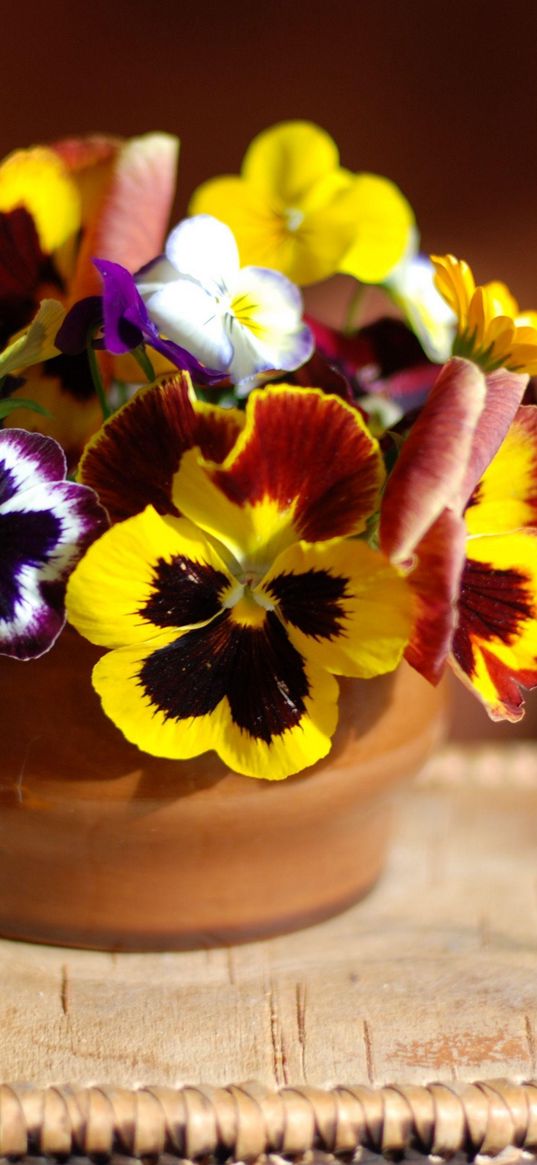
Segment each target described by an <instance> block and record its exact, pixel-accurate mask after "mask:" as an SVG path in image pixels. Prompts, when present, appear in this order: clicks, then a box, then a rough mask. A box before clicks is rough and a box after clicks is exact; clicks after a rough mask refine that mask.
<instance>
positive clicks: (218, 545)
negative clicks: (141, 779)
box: [68, 378, 412, 779]
mask: <svg viewBox="0 0 537 1165" xmlns="http://www.w3.org/2000/svg"><path fill="white" fill-rule="evenodd" d="M174 413H175V415H176V416H177V417H179V415H180V416H181V421H180V423H179V424H177V425H176V426H175V429H174V430H173V432H172V427H171V426H170V424H169V423H168V420H169V418H170V417H171V416H172V415H173V414H174ZM223 416H225V417H226V421H225V427H226V441H223V440H222V418H223ZM239 417H241V414H237V413H235V412H234V411H233V410H229V411H227V412H226V411H224V410H219V409H217V408H211V407H209V406H206V405H201V404H199V403H198V402H196V401H195V400H194V399H193V398H192V396H191V395H190V394H189V391H188V384H187V381H186V378H176V379H175V380H173V381H169V382H163V383H162V384H160V385H157V386H156V387H155V388H154V389H148V390H147V391H146V392H145V393H144V394H142V395H141V397H139V398H135V399H134V400H133V401H132V402H131V403H130V404H129V405H127V406H125V408H124V409H123V410H121V411H120V413H119V414H117V417H116V418H113V419H112V420H111V421H109V422H108V424H107V426H105V431H104V434H103V437H102V438H101V439H99V438H97V439H96V441H95V443H94V446H93V447H92V449H91V450H90V451H89V453H88V455H87V457H86V458H85V461H84V463H83V466H82V477H83V480H84V481H86V482H89V481H93V482H94V483H95V482H96V480H97V479H99V480H100V482H101V486H102V485H103V483H104V482H105V480H106V476H107V473H108V474H109V476H110V479H111V480H112V481H113V485H112V487H111V488H110V489H109V491H108V496H107V505H108V506H109V508H110V509H111V511H112V512H113V511H114V510H115V512H116V513H117V512H118V511H119V510H121V512H122V514H126V513H129V514H130V515H131V516H129V517H126V518H125V520H123V521H119V522H117V523H116V525H114V526H113V527H112V528H111V529H110V530H109V531H107V533H106V535H105V536H104V537H103V538H101V539H100V540H99V542H98V543H96V544H95V546H94V547H93V548H92V549H91V551H90V552H89V553H88V554H87V555H86V557H85V558H84V560H83V562H82V563H81V564H80V567H79V568H78V569H77V571H76V572H75V575H74V576H73V578H72V581H71V585H70V588H69V595H68V611H69V618H70V620H71V622H72V623H74V625H75V626H76V627H77V629H78V630H79V631H80V632H81V633H82V634H83V635H85V636H86V637H87V638H89V639H91V640H92V642H94V643H98V644H101V645H103V646H106V647H108V648H111V649H112V650H111V651H110V652H109V653H108V654H106V655H104V656H103V657H102V659H101V660H100V661H99V663H98V664H97V665H96V668H95V670H94V677H93V680H94V685H95V687H96V689H97V691H98V692H99V694H100V696H101V699H102V702H103V707H104V709H105V711H106V712H107V714H108V715H109V716H110V717H111V718H112V719H113V720H114V721H115V723H116V724H117V725H118V727H119V728H121V730H122V731H123V732H124V734H125V735H126V736H127V737H128V739H129V740H132V741H133V742H134V743H136V744H138V745H139V747H140V748H143V749H145V750H146V751H148V752H151V753H154V754H155V755H157V756H166V757H177V758H187V757H191V756H197V755H198V754H200V753H202V752H205V751H207V750H209V749H215V750H216V751H217V752H218V754H219V755H220V756H221V758H222V759H223V760H224V762H225V763H226V764H228V765H229V766H230V767H231V768H232V769H235V770H236V771H237V772H241V773H245V774H246V775H249V776H256V777H267V778H272V779H280V778H282V777H286V776H288V775H289V774H291V773H295V772H298V771H300V769H302V768H304V767H306V766H308V765H311V764H313V763H314V762H315V761H317V760H319V759H320V758H321V757H323V756H325V755H326V753H327V752H328V751H329V749H330V740H331V737H332V735H333V732H334V730H335V727H336V723H337V700H338V684H337V681H336V679H335V678H334V677H335V675H347V676H360V677H368V676H373V675H377V674H380V673H383V672H386V671H390V670H392V669H393V668H394V667H395V666H396V665H397V663H398V661H399V659H400V657H401V654H402V651H403V649H404V646H405V644H406V642H407V640H408V636H409V631H410V625H411V618H412V600H411V594H410V589H409V587H408V585H407V583H406V582H405V580H404V578H403V577H402V575H401V573H400V572H399V570H398V569H397V568H396V567H394V566H392V565H391V564H390V563H389V562H388V561H387V559H386V558H385V557H384V556H383V555H382V554H380V553H379V552H377V551H374V550H372V549H371V548H370V547H369V546H368V545H367V544H366V543H365V542H364V541H362V540H360V539H359V538H357V537H355V536H356V535H360V534H362V533H363V532H364V530H365V526H366V523H367V520H368V518H369V517H370V515H371V514H372V513H373V512H374V511H375V509H376V507H377V505H378V500H379V491H380V487H381V485H382V481H383V476H384V471H383V465H382V459H381V456H380V451H379V448H378V444H377V442H376V441H375V440H374V439H373V438H372V437H371V435H370V434H369V433H368V431H367V429H366V427H365V424H364V422H363V421H362V419H361V416H360V414H359V413H358V412H357V411H356V410H355V409H353V408H351V407H350V406H348V405H346V404H344V403H343V402H342V401H340V400H339V399H338V398H336V397H331V396H326V395H324V394H323V393H322V392H321V391H319V390H317V389H299V388H291V387H289V386H278V387H274V388H269V389H265V390H263V391H258V392H255V393H253V394H252V395H251V396H250V398H249V400H248V403H247V407H246V414H245V417H244V418H241V421H239V420H238V418H239ZM167 419H168V420H167ZM148 426H151V428H152V433H151V435H149V436H148V437H147V448H148V449H149V450H150V449H151V446H153V447H154V448H157V447H158V445H159V441H160V445H161V457H160V462H161V464H160V465H154V463H153V461H152V458H151V457H150V456H149V457H146V458H145V459H143V458H142V457H141V456H140V457H135V459H134V462H133V463H132V464H131V465H129V461H128V448H129V447H128V445H127V444H125V445H123V470H122V468H121V453H120V449H121V445H122V443H121V439H120V438H121V435H123V436H124V437H126V436H127V434H129V435H130V439H131V443H132V445H133V447H136V445H137V439H136V438H137V434H142V432H145V433H146V434H147V431H148ZM212 426H214V431H215V434H216V440H215V441H214V443H213V446H216V445H219V446H220V452H219V454H218V456H219V457H220V460H218V461H217V460H208V459H207V456H206V455H205V456H204V454H203V447H205V449H207V447H208V445H209V444H210V439H209V432H210V430H211V427H212ZM233 426H235V431H234V436H232V430H233ZM226 444H227V451H226V448H225V445H226ZM213 456H214V454H213ZM154 473H156V475H157V478H158V486H157V488H156V489H155V487H154V484H153V481H152V474H154ZM144 475H145V480H146V498H147V501H148V502H149V503H150V504H148V505H146V507H145V508H144V509H143V510H141V509H140V505H141V501H142V498H143V492H144ZM122 491H123V492H124V495H125V497H124V500H123V504H122V506H121V505H120V504H119V502H118V504H117V505H115V504H114V495H116V496H117V495H120V494H121V492H122ZM100 493H101V497H103V498H104V493H103V490H102V489H101V490H100ZM129 499H130V500H129ZM155 502H157V503H158V506H159V510H160V512H157V509H156V508H155ZM151 503H152V504H151Z"/></svg>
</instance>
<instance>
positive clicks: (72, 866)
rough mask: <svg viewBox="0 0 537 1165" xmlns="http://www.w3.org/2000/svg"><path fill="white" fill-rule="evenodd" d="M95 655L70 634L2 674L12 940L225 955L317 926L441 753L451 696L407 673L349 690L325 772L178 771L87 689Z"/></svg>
mask: <svg viewBox="0 0 537 1165" xmlns="http://www.w3.org/2000/svg"><path fill="white" fill-rule="evenodd" d="M97 656H98V652H97V650H96V649H94V648H92V647H91V646H90V645H89V644H87V643H85V642H83V641H82V640H80V639H79V638H78V637H77V636H76V635H75V633H74V632H72V631H70V630H68V631H67V632H65V633H64V634H63V636H62V637H61V639H60V641H59V643H58V644H57V645H56V646H55V648H54V649H53V650H52V651H51V652H50V654H49V655H46V656H44V657H43V658H42V659H40V660H37V661H36V662H34V663H29V664H21V663H18V662H14V661H12V660H7V659H3V660H2V661H1V663H0V677H1V679H0V682H1V690H2V705H1V725H0V728H1V735H2V759H1V765H0V768H1V774H0V933H1V934H2V935H4V936H7V937H9V938H20V939H30V940H34V941H38V942H50V943H62V944H67V945H72V946H86V947H100V948H107V949H114V950H159V949H166V948H168V949H173V948H175V949H178V948H182V947H199V946H214V945H219V944H223V943H229V942H237V941H245V940H248V939H251V938H256V937H260V936H263V935H269V934H276V933H281V932H284V931H286V930H290V929H294V928H296V927H300V926H305V925H307V924H309V923H312V922H314V921H317V920H320V919H322V918H325V917H326V916H328V915H331V914H333V913H335V912H337V911H339V910H341V909H342V908H344V907H345V906H347V905H349V904H350V903H351V902H353V901H355V900H356V899H357V898H359V897H360V896H361V895H362V894H364V892H365V891H366V890H367V889H368V888H369V887H370V886H371V885H372V884H373V883H374V881H375V879H376V878H377V877H378V875H379V872H380V870H381V868H382V864H383V860H384V856H385V851H386V844H387V840H388V836H389V817H390V813H389V802H390V797H389V794H391V793H392V792H393V789H394V786H395V785H396V784H397V783H398V782H399V781H400V779H401V777H403V776H408V775H409V774H411V773H412V772H414V770H416V769H417V767H418V766H419V765H420V764H421V763H422V762H423V761H424V759H425V758H426V756H427V755H428V753H429V752H430V750H431V749H432V747H433V746H434V745H435V744H436V743H437V741H438V739H439V736H440V734H441V732H442V726H443V696H442V693H441V692H438V691H435V690H434V689H433V688H431V687H429V685H428V684H426V683H425V681H424V680H422V679H421V678H420V677H419V676H418V675H417V674H416V673H415V672H413V671H411V669H410V668H408V667H407V666H406V665H404V666H402V667H400V668H399V670H398V671H397V673H396V674H395V675H393V676H387V677H382V678H379V679H375V680H369V681H362V680H354V681H345V682H344V683H343V684H342V699H341V721H340V726H339V728H338V730H337V734H336V737H335V740H334V746H333V749H332V752H331V754H330V756H329V757H328V758H327V760H326V761H323V762H320V763H319V764H317V765H316V766H315V767H314V768H311V769H309V770H308V771H307V772H305V773H303V774H301V775H300V776H297V777H293V778H290V779H288V780H287V781H282V782H269V781H259V780H253V779H251V778H248V777H242V776H237V775H236V774H234V773H230V772H229V771H228V770H227V769H226V768H225V767H224V765H223V764H222V763H221V762H220V761H219V760H218V759H217V758H216V756H215V755H214V754H213V753H210V754H207V755H206V756H204V757H200V758H198V759H196V760H193V761H178V762H172V761H165V760H156V759H154V758H153V757H149V756H146V755H145V754H143V753H141V752H139V751H138V749H137V748H135V747H134V746H132V745H130V744H128V743H127V742H126V741H125V740H124V739H123V737H122V736H121V734H120V733H119V732H118V731H117V729H116V728H115V727H114V726H113V724H111V723H110V722H109V721H108V720H107V719H106V718H105V716H104V714H103V713H102V711H101V708H100V704H99V701H98V699H97V697H96V696H95V694H94V693H93V691H92V689H91V686H90V669H91V666H92V663H93V662H94V660H95V659H96V658H97Z"/></svg>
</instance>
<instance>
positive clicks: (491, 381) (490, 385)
mask: <svg viewBox="0 0 537 1165" xmlns="http://www.w3.org/2000/svg"><path fill="white" fill-rule="evenodd" d="M486 382H487V399H486V405H485V408H484V409H483V412H482V413H481V416H480V418H479V422H478V425H477V427H476V430H475V433H474V439H473V441H472V447H471V450H470V455H469V458H468V464H467V466H466V472H465V474H464V477H463V480H462V483H461V486H460V489H459V492H458V495H457V496H456V497H455V498H454V500H453V502H452V505H453V508H454V509H462V508H463V507H464V506H465V505H466V502H467V501H468V498H469V497H470V495H471V493H472V491H473V490H474V489H475V486H476V485H477V483H478V481H479V480H480V478H481V477H482V476H483V474H484V473H485V470H486V469H487V466H488V465H489V464H490V462H491V461H492V459H493V457H494V456H495V454H497V451H498V449H499V448H500V446H501V444H502V441H503V440H504V438H505V435H506V433H507V432H508V430H509V426H510V425H511V422H512V420H513V418H514V416H515V415H516V412H517V409H518V407H519V405H520V402H521V400H522V397H523V396H524V392H525V390H526V387H527V383H528V377H527V376H525V375H524V376H521V375H519V374H518V373H516V372H508V371H507V369H506V368H498V369H497V371H496V372H490V373H489V374H488V376H487V377H486Z"/></svg>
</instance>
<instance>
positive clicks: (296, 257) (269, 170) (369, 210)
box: [189, 121, 414, 286]
mask: <svg viewBox="0 0 537 1165" xmlns="http://www.w3.org/2000/svg"><path fill="white" fill-rule="evenodd" d="M189 211H190V213H191V214H201V213H205V214H212V215H215V216H216V217H217V218H219V219H221V220H222V221H223V222H226V223H228V225H229V226H230V227H231V229H232V231H233V233H234V235H235V238H236V239H237V242H238V245H239V251H240V256H241V262H242V263H245V264H250V263H253V264H256V265H257V264H259V265H262V266H264V267H271V268H275V269H276V270H277V271H282V272H283V273H284V275H287V276H288V278H289V279H292V280H293V282H294V283H297V284H298V285H299V286H304V285H306V284H308V283H315V282H317V281H318V280H320V279H326V278H327V277H328V276H330V275H333V274H335V272H336V271H345V272H346V273H347V274H349V275H353V276H354V277H355V278H356V279H360V280H362V281H363V282H365V283H381V282H382V281H383V280H384V279H385V278H386V277H387V275H388V274H389V272H390V271H391V270H392V269H393V268H394V267H395V266H396V264H397V263H399V261H400V260H401V259H402V257H403V255H404V254H405V252H406V251H407V249H408V246H409V243H410V242H411V239H412V233H413V224H414V218H413V214H412V211H411V209H410V206H409V205H408V202H407V201H406V199H405V198H404V197H403V195H402V194H401V192H400V191H399V190H398V189H397V187H396V186H394V184H393V183H392V182H389V181H388V180H387V179H386V178H381V177H379V176H378V175H376V174H351V173H350V172H349V171H348V170H345V169H343V168H342V167H341V166H340V164H339V155H338V150H337V147H336V145H335V142H334V141H333V140H332V138H331V137H330V135H329V134H327V133H326V132H325V131H324V130H322V129H320V128H319V126H316V125H313V124H312V123H311V122H308V121H285V122H282V123H281V124H279V125H275V126H272V127H271V128H270V129H267V130H264V132H263V133H260V134H258V136H257V137H255V138H254V140H253V141H252V143H251V144H250V146H249V148H248V150H247V152H246V155H245V158H244V161H243V164H242V170H241V174H240V176H238V175H237V176H230V175H226V176H224V177H221V178H213V179H210V180H209V181H208V182H205V183H204V184H203V185H202V186H200V187H199V188H198V190H196V192H195V193H194V196H193V198H192V201H191V203H190V207H189Z"/></svg>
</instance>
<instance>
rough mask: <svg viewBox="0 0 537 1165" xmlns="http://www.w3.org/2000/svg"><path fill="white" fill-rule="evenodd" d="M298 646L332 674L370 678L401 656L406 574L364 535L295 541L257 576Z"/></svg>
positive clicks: (407, 623) (407, 617) (408, 610)
mask: <svg viewBox="0 0 537 1165" xmlns="http://www.w3.org/2000/svg"><path fill="white" fill-rule="evenodd" d="M262 588H263V592H264V593H266V594H268V595H269V596H270V597H271V598H272V599H273V600H274V601H275V602H276V603H277V607H278V611H279V613H280V615H281V617H282V618H283V620H284V621H285V624H286V626H287V627H288V630H289V637H290V639H291V640H292V642H293V643H294V644H295V646H296V647H297V648H298V650H299V651H300V652H301V654H302V655H303V656H304V657H305V658H308V659H311V660H312V661H314V662H315V663H316V664H317V665H319V666H321V667H325V668H326V669H327V670H328V671H331V672H335V673H336V674H337V675H345V676H360V677H362V678H368V677H370V676H375V675H380V674H382V673H384V672H388V671H392V670H393V669H394V668H395V667H396V666H397V664H398V663H399V661H400V659H401V656H402V653H403V650H404V647H405V645H406V643H407V641H408V638H409V634H410V630H411V623H412V596H411V592H410V588H409V587H408V584H407V582H406V580H405V579H404V578H403V577H402V576H401V575H400V574H399V573H398V571H397V570H396V569H395V568H394V567H393V566H391V565H390V563H389V562H388V561H387V560H386V559H385V558H384V556H383V555H382V554H380V553H378V551H374V550H372V549H371V548H370V547H369V546H367V545H365V543H363V542H357V541H356V542H355V541H350V540H347V541H339V540H334V541H329V542H325V543H322V544H319V545H317V546H308V545H306V544H305V543H299V544H298V545H296V546H292V547H290V549H289V550H286V551H284V552H283V554H280V555H279V557H278V558H277V559H276V562H275V563H274V565H273V567H272V569H271V570H270V572H269V574H268V575H267V576H266V577H265V578H264V579H263V583H262Z"/></svg>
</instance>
